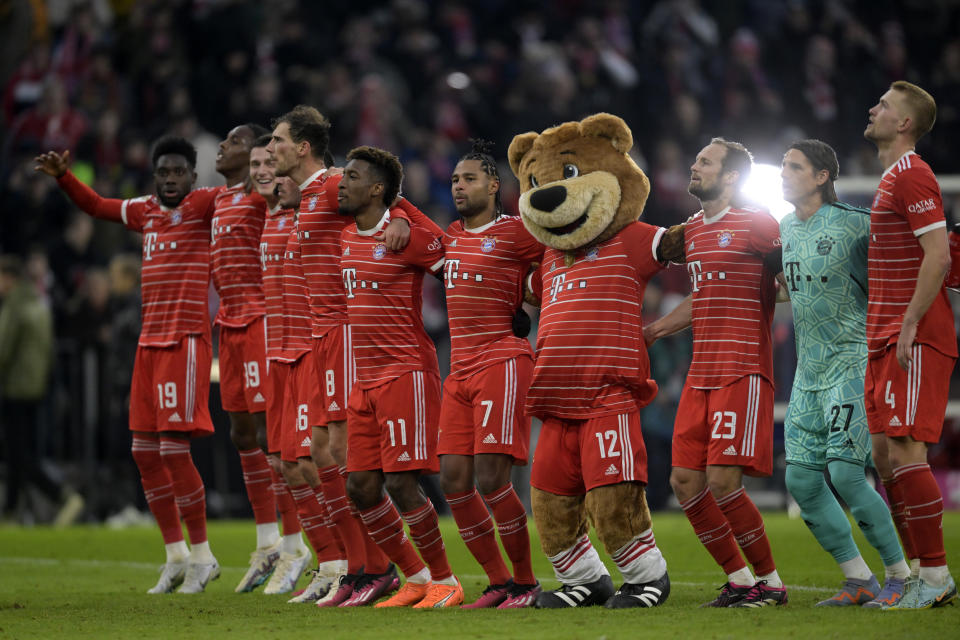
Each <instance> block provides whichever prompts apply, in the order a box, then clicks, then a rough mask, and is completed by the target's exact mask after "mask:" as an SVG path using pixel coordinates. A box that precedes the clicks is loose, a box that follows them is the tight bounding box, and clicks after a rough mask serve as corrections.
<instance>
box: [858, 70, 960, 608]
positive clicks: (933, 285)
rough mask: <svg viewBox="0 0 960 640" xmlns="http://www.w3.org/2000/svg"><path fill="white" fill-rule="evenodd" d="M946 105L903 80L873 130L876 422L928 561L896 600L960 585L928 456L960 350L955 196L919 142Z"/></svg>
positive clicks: (907, 523)
mask: <svg viewBox="0 0 960 640" xmlns="http://www.w3.org/2000/svg"><path fill="white" fill-rule="evenodd" d="M936 117H937V104H936V102H935V101H934V99H933V97H932V96H931V95H930V94H929V93H927V92H926V91H924V90H923V89H921V88H920V87H918V86H916V85H914V84H911V83H909V82H905V81H903V80H899V81H897V82H894V83H893V84H891V85H890V88H889V89H888V90H887V92H886V93H884V94H883V95H882V96H881V97H880V100H879V102H878V103H877V104H876V105H875V106H874V107H873V108H871V109H870V121H869V123H868V125H867V128H866V130H865V131H864V132H863V135H864V137H865V138H866V139H867V140H869V141H870V142H872V143H873V144H875V145H876V147H877V155H878V157H879V158H880V162H881V164H882V165H883V166H885V167H887V168H886V170H884V172H883V175H882V176H881V178H880V185H879V186H878V187H877V194H876V197H875V198H874V200H873V206H872V207H871V208H870V245H869V249H868V255H867V267H868V268H867V273H868V278H869V287H868V289H869V297H868V303H867V349H868V357H869V359H868V362H867V375H866V381H865V385H864V386H865V402H866V409H867V422H868V425H869V427H870V433H871V434H872V438H873V459H874V462H875V463H876V465H877V469H878V471H879V472H880V476H881V479H882V480H883V482H884V485H885V486H886V488H887V493H888V495H889V497H890V509H891V512H892V513H893V519H894V522H895V523H896V524H897V528H898V529H899V531H900V537H901V540H902V542H903V545H904V547H905V549H906V552H907V557H909V558H910V559H911V561H912V564H914V565H916V564H919V567H918V568H917V573H916V575H913V576H912V577H911V579H909V580H907V583H906V585H905V587H904V592H903V597H902V598H900V600H899V601H892V600H891V601H890V602H888V603H886V604H885V605H884V608H892V609H927V608H930V607H940V606H943V605H945V604H947V603H949V602H952V601H953V600H955V599H956V597H957V586H956V583H955V581H954V579H953V577H952V576H951V575H950V571H949V569H948V568H947V560H946V554H945V553H944V548H943V528H942V526H943V498H942V496H941V493H940V487H939V486H938V485H937V481H936V479H935V478H934V476H933V473H932V472H931V471H930V466H929V465H928V464H927V446H928V445H929V444H933V443H936V442H938V441H939V440H940V435H941V431H942V430H943V417H944V414H945V412H946V406H947V400H948V398H949V390H950V374H951V372H952V371H953V367H954V364H955V363H956V359H957V343H956V336H955V332H954V331H953V327H954V324H953V313H952V311H951V309H950V302H949V300H948V299H947V294H946V290H945V288H944V276H945V275H947V273H948V272H949V270H950V247H949V243H948V240H947V223H946V218H945V215H944V211H943V199H942V197H941V195H940V185H939V184H938V183H937V179H936V177H935V176H934V175H933V171H932V170H931V169H930V166H929V165H928V164H927V163H926V162H925V161H924V160H923V159H922V158H921V157H920V156H919V155H917V153H916V152H915V151H914V147H915V146H916V144H917V141H918V140H919V139H920V138H922V137H923V136H924V135H926V134H927V132H929V131H930V130H931V129H932V128H933V123H934V121H935V120H936ZM904 283H906V284H904ZM921 398H922V399H923V400H922V402H921V400H920V399H921ZM917 560H919V562H916V561H917Z"/></svg>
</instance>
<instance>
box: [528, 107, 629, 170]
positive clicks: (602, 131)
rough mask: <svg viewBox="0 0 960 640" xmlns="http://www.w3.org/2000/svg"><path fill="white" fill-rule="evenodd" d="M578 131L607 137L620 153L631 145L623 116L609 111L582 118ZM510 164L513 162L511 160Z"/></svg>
mask: <svg viewBox="0 0 960 640" xmlns="http://www.w3.org/2000/svg"><path fill="white" fill-rule="evenodd" d="M580 131H581V132H582V133H583V135H585V136H597V137H600V138H607V139H609V140H610V144H612V145H613V148H614V149H616V150H617V151H619V152H620V153H626V152H628V151H630V147H632V146H633V134H632V133H630V127H628V126H627V123H626V122H624V121H623V118H619V117H617V116H615V115H613V114H610V113H598V114H595V115H592V116H589V117H588V118H584V120H583V122H581V123H580ZM514 140H516V139H514ZM511 164H513V161H512V160H511Z"/></svg>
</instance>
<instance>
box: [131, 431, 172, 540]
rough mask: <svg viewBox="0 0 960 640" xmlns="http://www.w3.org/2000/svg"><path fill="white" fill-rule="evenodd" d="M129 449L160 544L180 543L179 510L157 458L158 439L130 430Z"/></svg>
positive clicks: (158, 456) (163, 469)
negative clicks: (154, 521)
mask: <svg viewBox="0 0 960 640" xmlns="http://www.w3.org/2000/svg"><path fill="white" fill-rule="evenodd" d="M131 452H132V453H133V461H134V462H135V463H137V469H139V470H140V482H141V484H142V485H143V493H144V495H145V496H146V497H147V505H148V506H149V507H150V512H151V513H152V514H153V517H154V518H156V520H157V525H158V526H159V527H160V535H162V536H163V543H164V544H170V543H171V542H180V541H181V540H183V529H182V528H181V527H180V512H179V510H178V509H177V503H176V501H175V500H174V497H173V481H172V480H171V479H170V474H169V473H167V468H166V467H165V466H163V460H161V459H160V441H159V440H157V439H155V438H144V437H143V436H139V435H137V434H136V433H134V434H133V445H132V446H131Z"/></svg>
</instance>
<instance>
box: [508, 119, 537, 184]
mask: <svg viewBox="0 0 960 640" xmlns="http://www.w3.org/2000/svg"><path fill="white" fill-rule="evenodd" d="M539 137H540V134H539V133H537V132H535V131H528V132H527V133H521V134H519V135H516V136H514V137H513V141H512V142H510V147H509V148H508V149H507V159H508V160H509V161H510V169H511V170H513V175H515V176H517V177H519V176H520V161H522V160H523V156H525V155H527V152H528V151H530V149H531V148H532V147H533V142H534V141H535V140H536V139H537V138H539ZM521 190H522V188H521Z"/></svg>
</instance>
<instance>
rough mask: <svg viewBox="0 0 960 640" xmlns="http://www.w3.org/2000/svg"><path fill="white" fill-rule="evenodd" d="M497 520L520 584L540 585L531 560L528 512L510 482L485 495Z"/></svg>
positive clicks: (502, 541)
mask: <svg viewBox="0 0 960 640" xmlns="http://www.w3.org/2000/svg"><path fill="white" fill-rule="evenodd" d="M483 499H484V501H485V502H486V503H487V506H488V507H490V511H492V512H493V519H494V520H495V521H496V522H497V532H498V533H499V534H500V542H501V543H502V544H503V549H504V551H506V552H507V557H508V558H510V563H511V564H512V565H513V580H514V582H516V583H517V584H536V583H537V578H536V577H535V576H534V575H533V562H532V560H531V558H530V533H529V532H528V531H527V511H526V509H524V508H523V503H522V502H520V498H519V497H518V496H517V492H516V491H514V490H513V485H512V484H510V483H507V484H506V485H505V486H503V487H500V488H499V489H497V490H496V491H494V492H493V493H490V494H487V495H485V496H483Z"/></svg>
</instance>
